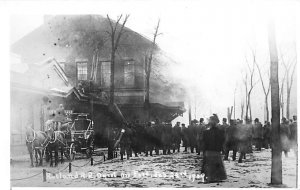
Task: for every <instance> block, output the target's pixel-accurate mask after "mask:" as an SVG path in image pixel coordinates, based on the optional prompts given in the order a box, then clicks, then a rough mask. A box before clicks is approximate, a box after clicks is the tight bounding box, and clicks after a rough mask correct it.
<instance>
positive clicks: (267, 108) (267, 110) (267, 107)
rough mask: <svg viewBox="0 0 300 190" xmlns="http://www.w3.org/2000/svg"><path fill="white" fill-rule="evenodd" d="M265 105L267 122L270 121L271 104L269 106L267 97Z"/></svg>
mask: <svg viewBox="0 0 300 190" xmlns="http://www.w3.org/2000/svg"><path fill="white" fill-rule="evenodd" d="M265 105H266V112H267V121H269V119H270V116H269V104H268V96H266V97H265Z"/></svg>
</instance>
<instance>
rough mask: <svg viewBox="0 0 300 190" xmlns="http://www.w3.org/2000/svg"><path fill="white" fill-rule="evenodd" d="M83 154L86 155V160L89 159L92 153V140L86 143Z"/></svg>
mask: <svg viewBox="0 0 300 190" xmlns="http://www.w3.org/2000/svg"><path fill="white" fill-rule="evenodd" d="M85 153H86V156H87V158H90V157H91V156H92V154H93V153H94V140H93V139H90V140H89V141H88V143H87V147H86V151H85Z"/></svg>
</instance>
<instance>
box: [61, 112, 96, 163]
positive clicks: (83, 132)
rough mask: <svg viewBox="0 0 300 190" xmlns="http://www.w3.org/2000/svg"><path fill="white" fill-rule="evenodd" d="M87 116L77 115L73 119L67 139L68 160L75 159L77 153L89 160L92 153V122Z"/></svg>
mask: <svg viewBox="0 0 300 190" xmlns="http://www.w3.org/2000/svg"><path fill="white" fill-rule="evenodd" d="M87 116H88V114H78V116H77V118H76V119H74V121H73V123H72V126H71V128H70V133H69V136H68V138H67V144H68V151H69V156H70V159H71V160H73V159H75V155H76V154H77V153H82V154H86V156H87V157H88V158H89V157H90V156H91V155H92V154H93V153H94V129H93V121H92V120H91V119H88V117H87Z"/></svg>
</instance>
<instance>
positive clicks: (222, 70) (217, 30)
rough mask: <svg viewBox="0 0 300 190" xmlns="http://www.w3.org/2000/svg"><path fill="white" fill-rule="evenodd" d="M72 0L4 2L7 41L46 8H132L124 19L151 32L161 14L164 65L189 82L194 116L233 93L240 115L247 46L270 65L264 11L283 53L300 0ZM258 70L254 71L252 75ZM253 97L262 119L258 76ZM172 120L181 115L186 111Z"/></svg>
mask: <svg viewBox="0 0 300 190" xmlns="http://www.w3.org/2000/svg"><path fill="white" fill-rule="evenodd" d="M70 2H71V1H62V2H57V1H54V3H51V2H50V3H45V4H43V3H37V2H35V1H33V2H32V3H28V2H27V3H19V4H18V6H15V5H16V4H14V3H10V4H8V6H7V7H8V9H7V10H8V14H9V15H10V26H11V27H10V28H11V30H10V43H13V42H15V41H16V40H18V39H20V38H21V37H23V36H24V35H26V34H27V33H28V32H30V31H32V30H33V29H35V28H36V27H38V26H39V25H41V24H42V23H43V15H45V14H53V15H54V14H100V15H103V16H105V15H106V14H109V15H110V17H111V18H114V19H116V18H117V16H118V15H120V14H130V17H129V20H128V22H127V24H126V26H127V27H129V28H131V29H132V30H134V31H136V32H138V33H140V34H142V35H144V36H146V37H148V38H149V39H152V38H153V33H154V28H155V26H156V24H157V21H158V19H160V21H161V23H160V28H159V32H160V33H162V34H161V35H159V36H158V38H157V43H158V45H159V46H160V47H161V49H163V50H164V51H165V52H166V53H167V54H168V55H169V56H170V57H172V58H173V59H174V60H176V62H178V63H179V64H177V65H174V66H173V67H172V69H171V70H170V71H169V72H171V73H172V74H173V75H174V76H176V77H177V78H178V81H180V82H182V83H183V84H184V85H185V86H186V88H187V89H188V96H189V97H190V102H191V104H192V110H193V111H192V117H193V118H194V117H195V118H196V119H199V118H200V117H208V116H209V115H210V114H212V113H218V114H219V116H220V117H226V114H227V107H229V106H233V101H234V94H235V96H236V115H237V117H239V115H240V104H241V101H244V89H243V84H242V77H243V76H244V74H245V69H246V68H247V67H246V59H247V60H248V61H249V62H250V63H252V60H251V50H255V52H257V53H256V55H257V61H258V63H259V65H260V66H261V68H262V71H263V74H264V76H266V75H265V73H266V71H267V69H268V68H269V52H268V50H269V49H268V30H267V29H268V22H269V20H270V18H272V19H273V20H274V22H275V25H276V37H277V45H278V49H283V50H284V51H283V52H287V53H285V54H286V56H287V58H290V57H292V56H295V54H296V52H295V51H296V50H295V47H294V46H293V44H295V42H296V40H297V38H296V34H297V32H296V29H297V27H298V28H299V24H298V25H297V24H296V23H297V19H298V22H299V13H298V12H300V9H299V5H300V3H299V2H297V1H293V0H286V1H279V0H274V1H267V0H260V1H258V0H251V1H250V0H244V1H243V0H240V1H237V0H230V1H217V0H212V1H195V0H194V1H192V0H190V1H179V0H177V1H172V2H171V1H163V2H161V1H144V0H142V1H85V2H84V3H81V2H79V1H74V2H72V3H70ZM20 5H21V6H20ZM298 33H299V31H298ZM298 38H299V37H298ZM298 49H299V48H298ZM298 52H299V51H298ZM280 73H281V71H280ZM258 77H259V76H258V75H257V74H256V75H255V80H258V79H259V78H258ZM294 87H296V85H295V86H294ZM295 89H296V88H295ZM293 97H294V98H293ZM252 98H253V101H252V109H253V111H252V112H253V113H254V114H253V117H258V118H260V119H261V120H263V119H264V111H263V108H264V107H263V102H264V99H263V98H264V96H263V92H262V88H261V84H260V83H257V85H256V86H255V88H254V90H253V96H252ZM295 100H296V90H294V91H292V102H293V103H294V102H295ZM187 103H188V102H186V105H187ZM195 108H196V111H195ZM295 112H296V104H295V105H294V106H292V114H293V113H294V114H295ZM177 120H179V121H182V122H185V123H187V114H185V115H184V117H183V118H178V119H177ZM177 120H176V121H177Z"/></svg>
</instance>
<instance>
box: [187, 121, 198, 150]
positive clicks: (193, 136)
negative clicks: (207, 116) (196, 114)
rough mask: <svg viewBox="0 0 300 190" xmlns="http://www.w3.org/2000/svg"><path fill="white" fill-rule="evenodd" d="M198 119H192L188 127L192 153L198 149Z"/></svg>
mask: <svg viewBox="0 0 300 190" xmlns="http://www.w3.org/2000/svg"><path fill="white" fill-rule="evenodd" d="M196 127H197V120H196V119H195V120H193V121H191V125H189V127H188V137H189V141H190V148H191V153H194V149H196V145H197V140H196V138H197V128H196Z"/></svg>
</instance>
